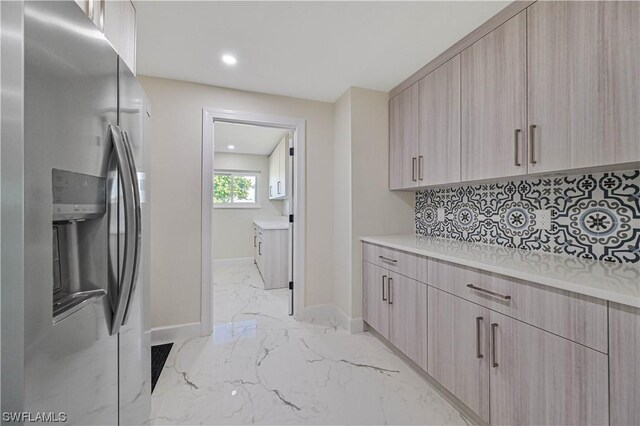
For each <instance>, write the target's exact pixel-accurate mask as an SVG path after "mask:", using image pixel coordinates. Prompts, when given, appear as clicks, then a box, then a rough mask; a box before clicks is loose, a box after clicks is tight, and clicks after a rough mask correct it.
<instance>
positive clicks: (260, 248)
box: [258, 241, 262, 256]
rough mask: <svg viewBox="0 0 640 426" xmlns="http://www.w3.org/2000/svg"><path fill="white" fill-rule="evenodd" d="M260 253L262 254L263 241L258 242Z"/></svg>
mask: <svg viewBox="0 0 640 426" xmlns="http://www.w3.org/2000/svg"><path fill="white" fill-rule="evenodd" d="M258 254H259V255H260V256H262V241H260V242H258Z"/></svg>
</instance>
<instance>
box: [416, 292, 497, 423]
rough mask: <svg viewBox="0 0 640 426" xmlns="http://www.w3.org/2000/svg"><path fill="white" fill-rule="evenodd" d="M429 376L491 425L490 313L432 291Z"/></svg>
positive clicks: (446, 294)
mask: <svg viewBox="0 0 640 426" xmlns="http://www.w3.org/2000/svg"><path fill="white" fill-rule="evenodd" d="M428 300H429V308H428V312H429V317H428V324H429V326H428V330H429V333H428V342H429V352H428V360H429V363H428V368H427V373H429V375H430V376H431V377H433V378H434V379H436V380H437V381H438V382H439V383H440V384H442V385H443V386H444V387H446V388H447V389H448V390H449V391H450V392H451V393H452V394H454V395H455V396H456V398H458V399H459V400H460V401H462V402H464V403H465V404H466V405H467V406H468V407H469V408H471V409H472V410H473V411H474V412H475V413H476V414H477V415H478V416H480V417H481V418H482V419H483V420H485V421H486V422H489V352H488V348H489V331H488V330H489V327H488V325H489V310H488V309H486V308H483V307H482V306H478V305H476V304H474V303H471V302H468V301H466V300H464V299H461V298H459V297H456V296H454V295H452V294H449V293H446V292H444V291H441V290H438V289H435V288H433V287H429V291H428Z"/></svg>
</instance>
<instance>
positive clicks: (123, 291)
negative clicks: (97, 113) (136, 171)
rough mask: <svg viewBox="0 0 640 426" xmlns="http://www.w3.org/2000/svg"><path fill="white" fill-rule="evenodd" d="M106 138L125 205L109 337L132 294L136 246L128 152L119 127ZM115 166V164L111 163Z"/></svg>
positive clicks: (119, 320) (113, 127)
mask: <svg viewBox="0 0 640 426" xmlns="http://www.w3.org/2000/svg"><path fill="white" fill-rule="evenodd" d="M109 136H110V139H111V144H112V145H113V151H112V157H111V159H110V161H109V163H110V164H109V169H110V170H117V175H118V178H117V181H116V182H115V183H114V184H115V185H118V184H120V186H121V188H122V202H123V204H124V223H125V233H124V247H123V256H122V268H121V269H120V275H119V276H118V275H117V273H116V274H115V277H116V280H117V286H114V288H117V291H118V294H117V299H116V302H115V308H114V311H113V316H112V318H111V330H110V333H111V335H114V334H116V333H118V331H120V327H122V323H123V319H124V316H125V311H126V309H127V305H128V303H129V295H130V294H131V286H132V285H133V278H134V275H135V261H136V259H135V252H136V245H137V241H136V240H137V235H136V233H137V229H136V227H135V222H136V206H135V203H136V201H135V195H134V193H135V186H134V183H133V176H132V175H131V167H130V164H129V159H128V154H127V149H126V147H125V143H124V139H123V135H122V131H121V130H120V128H119V127H118V126H114V125H111V124H110V125H109ZM112 162H114V163H112Z"/></svg>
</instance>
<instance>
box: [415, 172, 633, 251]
mask: <svg viewBox="0 0 640 426" xmlns="http://www.w3.org/2000/svg"><path fill="white" fill-rule="evenodd" d="M438 208H444V210H445V220H444V221H438V220H437V209H438ZM536 210H549V211H550V212H551V228H550V229H549V230H539V229H535V225H536V220H537V217H536V212H535V211H536ZM416 233H417V234H420V235H426V236H432V237H444V238H452V239H456V240H463V241H474V242H482V243H487V244H498V245H502V246H505V247H513V248H521V249H528V250H540V251H543V252H548V253H562V254H568V255H572V256H578V257H584V258H590V259H599V260H606V261H611V262H623V263H627V262H628V263H635V262H640V170H631V171H625V172H612V173H599V174H587V175H577V176H560V177H544V178H531V179H525V180H516V181H510V182H495V183H488V184H479V185H469V186H458V187H447V188H438V189H428V190H424V191H418V192H416Z"/></svg>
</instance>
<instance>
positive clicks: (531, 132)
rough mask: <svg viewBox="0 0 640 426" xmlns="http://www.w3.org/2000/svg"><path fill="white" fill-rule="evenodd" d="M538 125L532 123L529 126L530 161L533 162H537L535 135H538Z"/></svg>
mask: <svg viewBox="0 0 640 426" xmlns="http://www.w3.org/2000/svg"><path fill="white" fill-rule="evenodd" d="M536 127H538V126H536V125H535V124H532V125H530V126H529V162H530V163H531V164H536V163H537V161H536V147H535V136H536Z"/></svg>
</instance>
